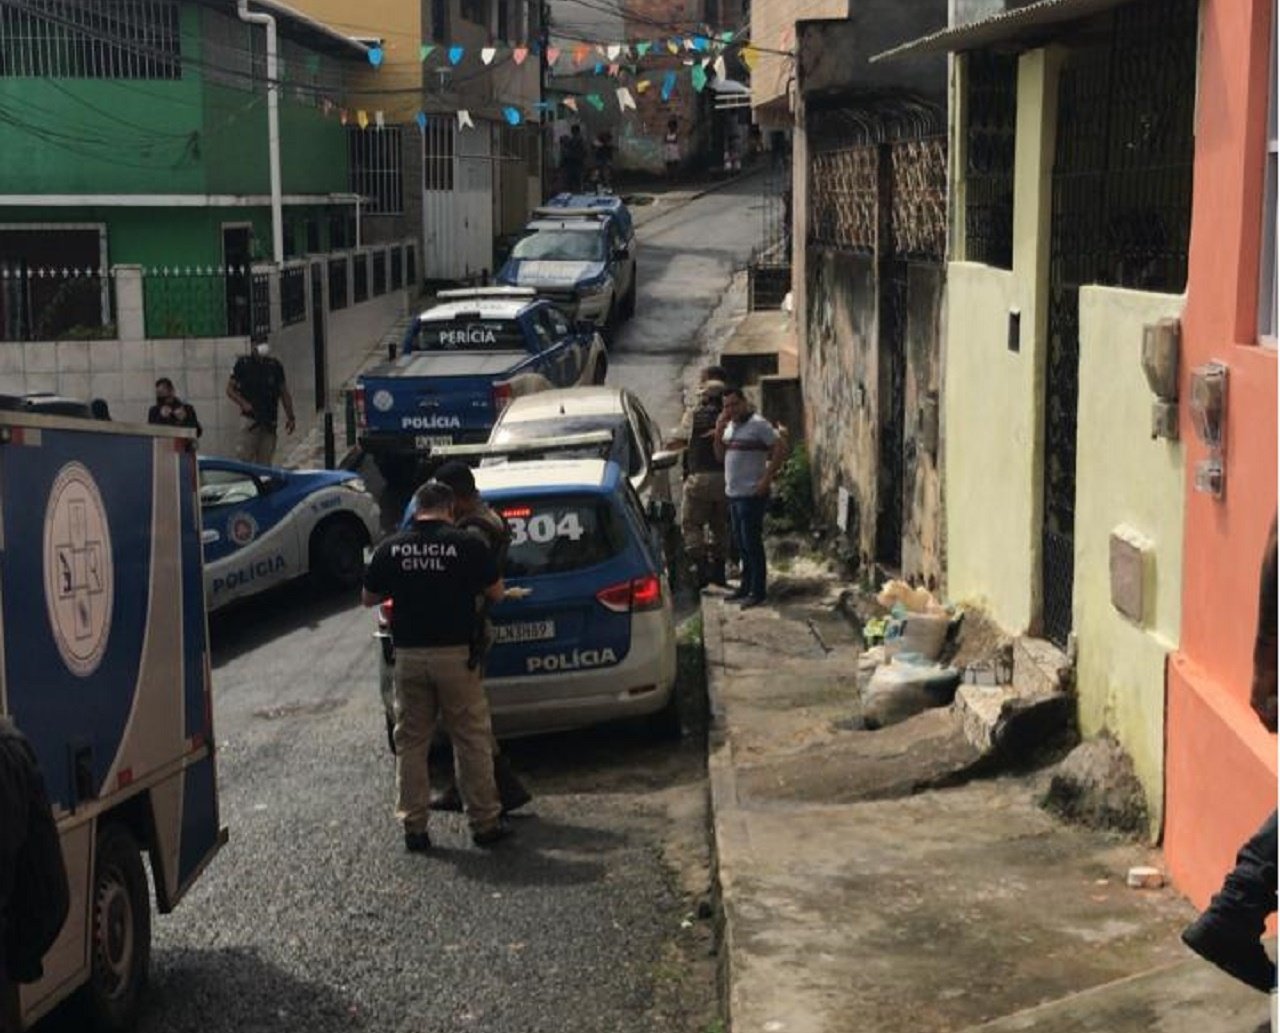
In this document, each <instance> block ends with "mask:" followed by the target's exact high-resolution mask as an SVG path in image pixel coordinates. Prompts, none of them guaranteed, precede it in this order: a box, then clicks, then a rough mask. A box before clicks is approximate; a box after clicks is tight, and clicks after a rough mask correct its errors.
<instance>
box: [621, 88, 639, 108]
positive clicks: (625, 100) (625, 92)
mask: <svg viewBox="0 0 1280 1033" xmlns="http://www.w3.org/2000/svg"><path fill="white" fill-rule="evenodd" d="M618 107H619V109H620V110H622V111H626V110H627V108H630V109H631V110H632V111H635V110H636V99H635V97H633V96H631V91H630V90H629V89H627V88H626V87H625V86H619V87H618Z"/></svg>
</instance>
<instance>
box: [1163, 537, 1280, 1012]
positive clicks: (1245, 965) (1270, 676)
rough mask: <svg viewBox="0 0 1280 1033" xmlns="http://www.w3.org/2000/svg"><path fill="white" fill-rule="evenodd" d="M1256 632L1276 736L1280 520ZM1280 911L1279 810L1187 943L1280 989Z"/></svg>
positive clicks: (1265, 568) (1267, 557) (1268, 555)
mask: <svg viewBox="0 0 1280 1033" xmlns="http://www.w3.org/2000/svg"><path fill="white" fill-rule="evenodd" d="M1260 581H1261V584H1260V590H1259V593H1258V595H1259V599H1258V629H1257V633H1256V635H1255V636H1254V649H1253V688H1252V691H1251V693H1250V704H1251V705H1252V707H1253V711H1254V713H1255V714H1257V715H1258V719H1259V720H1260V721H1261V722H1262V724H1263V727H1264V728H1266V729H1267V731H1269V732H1270V733H1271V734H1272V735H1275V734H1276V639H1277V623H1278V621H1277V603H1276V589H1277V584H1276V520H1275V518H1272V521H1271V532H1270V534H1268V536H1267V544H1266V547H1265V550H1264V552H1263V560H1262V577H1261V578H1260ZM1275 910H1276V812H1275V810H1272V812H1271V815H1270V817H1268V818H1267V819H1266V821H1264V822H1263V823H1262V827H1261V828H1260V829H1258V831H1257V832H1256V833H1255V834H1254V836H1253V838H1251V839H1250V840H1249V841H1248V842H1246V843H1245V844H1244V846H1242V847H1241V848H1240V852H1239V853H1238V854H1237V855H1236V866H1235V868H1233V869H1232V870H1231V871H1230V872H1228V873H1227V877H1226V879H1225V880H1223V883H1222V889H1220V890H1219V891H1218V892H1217V894H1216V895H1215V896H1214V898H1213V900H1211V901H1210V902H1209V907H1208V908H1207V909H1206V910H1205V912H1204V914H1202V915H1201V916H1200V917H1199V918H1197V919H1196V920H1195V921H1194V922H1192V923H1191V924H1190V925H1189V926H1187V928H1186V929H1184V930H1183V931H1182V942H1183V943H1185V944H1186V945H1187V946H1188V947H1190V948H1191V949H1192V950H1193V951H1195V952H1196V953H1197V954H1199V955H1200V957H1202V958H1204V959H1205V961H1208V962H1210V963H1212V964H1214V965H1217V966H1218V968H1220V969H1222V971H1224V972H1226V973H1227V974H1228V975H1231V976H1234V977H1235V978H1236V979H1238V980H1240V981H1241V982H1242V983H1247V984H1248V985H1249V986H1251V987H1253V988H1254V989H1255V990H1261V991H1262V992H1263V993H1270V992H1271V991H1272V990H1274V989H1275V987H1276V966H1275V963H1274V962H1273V961H1272V960H1271V958H1270V957H1269V956H1268V955H1267V952H1266V949H1265V948H1264V947H1263V946H1262V935H1263V933H1264V932H1265V930H1266V925H1267V918H1268V917H1270V916H1271V915H1273V914H1275Z"/></svg>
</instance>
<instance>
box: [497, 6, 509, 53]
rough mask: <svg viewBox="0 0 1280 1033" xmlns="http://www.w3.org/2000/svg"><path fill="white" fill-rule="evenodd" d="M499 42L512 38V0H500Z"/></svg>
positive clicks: (506, 41)
mask: <svg viewBox="0 0 1280 1033" xmlns="http://www.w3.org/2000/svg"><path fill="white" fill-rule="evenodd" d="M497 37H498V42H499V43H508V42H510V40H511V0H498V32H497Z"/></svg>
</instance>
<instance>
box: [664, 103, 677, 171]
mask: <svg viewBox="0 0 1280 1033" xmlns="http://www.w3.org/2000/svg"><path fill="white" fill-rule="evenodd" d="M662 160H663V162H665V163H666V166H667V179H668V180H670V181H671V182H675V179H676V177H677V176H678V175H679V174H680V123H679V122H677V121H676V120H675V119H674V118H671V119H668V120H667V131H666V133H664V134H663V137H662Z"/></svg>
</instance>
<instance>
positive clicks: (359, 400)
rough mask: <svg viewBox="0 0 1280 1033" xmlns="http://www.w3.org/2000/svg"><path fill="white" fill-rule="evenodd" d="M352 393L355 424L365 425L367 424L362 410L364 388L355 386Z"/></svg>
mask: <svg viewBox="0 0 1280 1033" xmlns="http://www.w3.org/2000/svg"><path fill="white" fill-rule="evenodd" d="M353 394H354V396H355V407H356V426H357V427H365V426H367V425H368V420H367V419H366V417H365V410H364V388H363V387H357V388H356V389H355V391H354V392H353Z"/></svg>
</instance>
